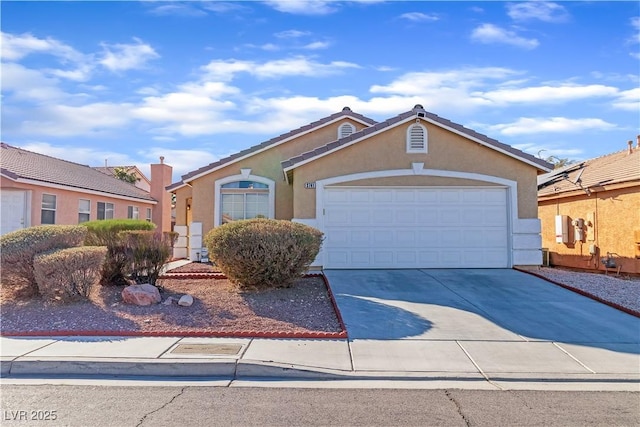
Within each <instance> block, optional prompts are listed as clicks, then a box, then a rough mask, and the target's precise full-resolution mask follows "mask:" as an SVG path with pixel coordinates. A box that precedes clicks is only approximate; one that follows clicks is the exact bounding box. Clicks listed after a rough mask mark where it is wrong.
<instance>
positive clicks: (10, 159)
mask: <svg viewBox="0 0 640 427" xmlns="http://www.w3.org/2000/svg"><path fill="white" fill-rule="evenodd" d="M0 153H1V156H0V178H1V180H0V190H1V196H2V203H1V210H2V211H1V213H0V215H1V216H0V219H1V230H0V234H5V233H9V232H11V231H15V230H17V229H20V228H25V227H29V226H33V225H42V224H79V223H82V222H85V221H91V220H101V219H111V218H138V219H146V220H147V221H151V222H153V223H155V224H156V225H157V227H158V230H163V231H170V230H171V195H170V193H168V192H167V191H166V190H165V187H167V186H168V185H169V184H171V174H172V168H171V166H169V165H167V164H165V163H164V158H163V157H161V158H160V163H159V164H152V165H151V179H150V180H149V181H150V188H149V191H145V190H143V189H141V188H138V187H137V186H135V185H134V184H129V183H127V182H124V181H121V180H119V179H117V178H115V177H113V176H111V175H109V174H106V173H103V172H100V171H99V170H97V169H95V168H92V167H89V166H86V165H81V164H78V163H73V162H69V161H66V160H62V159H57V158H54V157H50V156H45V155H43V154H38V153H34V152H31V151H28V150H24V149H21V148H18V147H14V146H11V145H8V144H5V143H1V151H0ZM136 169H137V168H136ZM145 179H146V178H145Z"/></svg>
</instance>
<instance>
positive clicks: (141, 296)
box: [122, 283, 162, 305]
mask: <svg viewBox="0 0 640 427" xmlns="http://www.w3.org/2000/svg"><path fill="white" fill-rule="evenodd" d="M122 300H123V301H124V302H125V303H127V304H134V305H153V304H158V303H159V302H160V301H161V300H162V298H161V297H160V291H159V290H158V288H156V287H155V286H153V285H150V284H148V283H145V284H142V285H131V286H127V287H126V288H124V289H123V290H122Z"/></svg>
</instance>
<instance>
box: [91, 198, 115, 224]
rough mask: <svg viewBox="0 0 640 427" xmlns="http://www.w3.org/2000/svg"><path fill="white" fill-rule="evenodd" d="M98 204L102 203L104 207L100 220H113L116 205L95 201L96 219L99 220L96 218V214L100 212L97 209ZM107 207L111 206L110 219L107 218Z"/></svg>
mask: <svg viewBox="0 0 640 427" xmlns="http://www.w3.org/2000/svg"><path fill="white" fill-rule="evenodd" d="M99 203H102V204H103V205H104V218H102V219H101V221H104V220H106V219H114V218H115V217H116V205H115V204H114V203H111V202H101V201H97V202H96V218H97V219H99V220H100V218H98V214H99V212H100V210H99V209H98V204H99ZM107 205H111V218H107Z"/></svg>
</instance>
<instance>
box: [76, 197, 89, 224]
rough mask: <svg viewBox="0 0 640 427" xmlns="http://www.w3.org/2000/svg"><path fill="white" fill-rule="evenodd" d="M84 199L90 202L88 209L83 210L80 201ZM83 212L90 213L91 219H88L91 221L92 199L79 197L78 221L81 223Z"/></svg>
mask: <svg viewBox="0 0 640 427" xmlns="http://www.w3.org/2000/svg"><path fill="white" fill-rule="evenodd" d="M82 200H84V201H86V202H89V209H88V210H82V209H81V208H80V202H81V201H82ZM81 214H88V215H89V219H88V220H87V221H91V199H78V223H80V215H81Z"/></svg>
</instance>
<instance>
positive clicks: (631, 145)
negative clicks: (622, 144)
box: [627, 141, 633, 154]
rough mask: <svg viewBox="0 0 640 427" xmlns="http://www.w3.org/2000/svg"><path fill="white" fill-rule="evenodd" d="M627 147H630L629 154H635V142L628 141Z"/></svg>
mask: <svg viewBox="0 0 640 427" xmlns="http://www.w3.org/2000/svg"><path fill="white" fill-rule="evenodd" d="M627 145H629V154H631V153H633V141H628V142H627Z"/></svg>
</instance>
